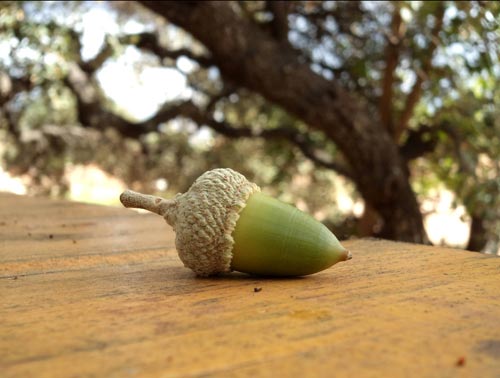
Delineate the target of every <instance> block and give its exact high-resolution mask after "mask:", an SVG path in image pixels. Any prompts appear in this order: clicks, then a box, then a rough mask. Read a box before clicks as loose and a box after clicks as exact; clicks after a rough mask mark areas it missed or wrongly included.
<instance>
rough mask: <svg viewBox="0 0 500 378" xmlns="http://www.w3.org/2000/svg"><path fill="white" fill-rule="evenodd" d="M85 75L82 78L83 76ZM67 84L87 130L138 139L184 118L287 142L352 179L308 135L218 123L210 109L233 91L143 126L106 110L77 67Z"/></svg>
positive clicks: (227, 132) (169, 108)
mask: <svg viewBox="0 0 500 378" xmlns="http://www.w3.org/2000/svg"><path fill="white" fill-rule="evenodd" d="M82 75H83V76H82ZM66 84H67V85H68V87H69V88H70V89H71V90H72V91H73V93H74V95H75V97H76V99H77V104H78V106H77V107H78V120H79V122H80V123H81V124H82V126H84V127H90V128H94V129H99V130H102V128H103V127H112V128H114V129H115V130H116V131H118V132H119V133H120V134H121V135H122V136H124V137H127V138H134V139H137V138H139V137H140V136H141V135H144V134H146V133H149V132H153V131H157V129H158V125H160V124H162V123H165V122H167V121H169V120H172V119H174V118H177V117H185V118H189V119H191V120H192V121H194V122H195V123H196V124H198V125H199V126H202V125H206V126H208V127H210V128H212V129H213V130H215V131H216V132H218V133H219V134H222V135H224V136H226V137H229V138H234V139H238V138H264V139H274V140H285V141H288V142H289V143H292V144H293V145H295V146H297V147H298V148H299V149H300V151H301V152H302V153H303V154H304V156H306V157H307V158H308V159H310V160H311V161H313V162H314V163H316V164H317V165H318V166H321V167H324V168H327V169H331V170H334V171H336V172H337V173H338V174H340V175H343V176H345V177H347V178H350V179H352V175H351V173H350V171H349V169H348V168H347V167H345V166H343V165H342V164H340V163H337V162H332V161H328V160H324V159H322V158H321V157H320V156H318V154H317V152H316V151H315V148H314V146H313V144H312V142H311V140H310V138H309V137H308V136H307V135H306V134H301V133H299V132H298V131H297V130H295V129H293V128H289V127H279V128H274V129H264V130H253V129H252V128H251V127H234V126H232V125H230V124H229V123H227V122H224V121H217V120H215V119H214V118H213V116H212V115H211V111H210V110H211V108H213V106H214V105H215V103H216V102H217V101H218V100H220V98H222V97H224V96H223V94H226V95H227V94H228V93H231V92H232V90H231V88H227V90H226V91H223V93H222V94H221V96H216V97H214V99H212V100H211V101H210V102H209V104H208V106H207V110H208V111H207V110H202V109H201V108H199V107H198V106H196V105H195V104H194V103H193V102H192V101H189V100H188V101H184V102H178V103H176V104H168V105H166V106H165V107H164V108H163V109H161V110H160V111H159V112H158V113H156V115H154V116H153V117H152V118H150V119H148V120H146V121H144V122H136V123H134V122H130V121H127V120H125V119H124V118H122V117H120V116H118V115H116V114H114V113H112V112H110V111H108V110H106V109H103V108H102V106H101V104H100V101H99V99H98V96H97V94H96V92H95V90H92V88H91V84H90V81H89V78H88V77H87V76H86V75H85V73H83V72H82V71H78V68H77V67H73V69H72V70H70V75H69V76H68V78H67V80H66Z"/></svg>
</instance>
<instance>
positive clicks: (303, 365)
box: [0, 194, 500, 378]
mask: <svg viewBox="0 0 500 378" xmlns="http://www.w3.org/2000/svg"><path fill="white" fill-rule="evenodd" d="M173 240H174V235H173V233H172V231H171V229H170V228H169V227H168V225H166V224H165V222H164V221H163V219H161V218H160V217H158V216H155V215H143V214H137V213H135V212H133V211H131V210H125V209H121V208H111V207H102V206H91V205H86V204H79V203H70V202H64V201H51V200H46V199H38V198H37V199H35V198H28V197H20V196H13V195H7V194H0V299H1V303H0V375H1V376H2V377H51V378H52V377H55V378H57V377H128V376H132V377H200V376H203V377H220V376H235V377H253V376H259V377H271V376H273V377H275V376H283V377H290V376H314V377H331V376H336V377H381V376H384V377H401V376H406V377H412V376H413V377H498V376H499V375H500V323H499V322H500V259H499V258H497V257H492V256H485V255H480V254H478V253H472V252H465V251H458V250H452V249H445V248H437V247H425V246H420V245H411V244H403V243H394V242H388V241H377V240H353V241H348V242H345V245H346V246H347V247H348V248H349V249H350V250H351V251H352V252H353V256H354V258H353V259H352V260H351V261H348V262H345V263H342V264H338V265H336V266H334V267H332V268H331V269H328V270H326V271H324V272H321V273H318V274H316V275H312V276H309V277H305V278H296V279H261V278H258V277H250V276H246V275H242V274H231V275H227V276H223V277H218V278H211V279H200V278H196V277H195V276H194V275H193V274H192V273H191V271H189V270H187V269H186V268H184V267H183V266H182V263H181V262H180V260H179V259H178V257H177V255H176V252H175V247H174V241H173ZM254 288H262V290H261V291H257V292H256V291H255V290H254Z"/></svg>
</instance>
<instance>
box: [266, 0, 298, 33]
mask: <svg viewBox="0 0 500 378" xmlns="http://www.w3.org/2000/svg"><path fill="white" fill-rule="evenodd" d="M292 5H293V3H292V2H290V1H269V0H268V1H266V7H267V9H268V10H269V11H270V12H271V13H272V14H273V20H272V22H271V31H272V34H273V37H274V38H276V39H277V40H278V41H279V42H282V43H288V12H289V9H290V7H291V6H292Z"/></svg>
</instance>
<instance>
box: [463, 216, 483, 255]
mask: <svg viewBox="0 0 500 378" xmlns="http://www.w3.org/2000/svg"><path fill="white" fill-rule="evenodd" d="M487 242H488V238H487V237H486V229H485V228H484V224H483V218H482V217H480V216H477V215H472V222H471V225H470V236H469V242H468V243H467V247H466V248H465V249H467V250H468V251H475V252H481V251H482V250H483V248H484V247H485V246H486V243H487Z"/></svg>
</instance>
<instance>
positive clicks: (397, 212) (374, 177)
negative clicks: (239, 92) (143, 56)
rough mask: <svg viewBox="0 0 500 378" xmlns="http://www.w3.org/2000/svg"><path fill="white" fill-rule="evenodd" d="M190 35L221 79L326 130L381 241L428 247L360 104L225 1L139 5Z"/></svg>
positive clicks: (381, 135) (379, 135)
mask: <svg viewBox="0 0 500 378" xmlns="http://www.w3.org/2000/svg"><path fill="white" fill-rule="evenodd" d="M142 3H143V4H144V5H145V6H147V7H148V8H150V9H151V10H153V11H154V12H156V13H158V14H160V15H162V16H165V17H166V18H168V19H169V20H170V21H171V22H173V23H174V24H177V25H178V26H180V27H182V28H183V29H185V30H186V31H187V32H189V33H191V34H192V35H193V36H194V37H195V38H197V39H198V40H199V41H200V42H202V43H203V44H204V45H205V46H206V47H207V49H208V50H209V51H210V53H211V55H212V59H213V60H214V61H215V63H216V65H217V67H218V68H219V69H220V71H221V73H222V75H223V76H224V77H225V78H227V79H230V80H231V81H232V82H234V83H236V84H239V85H241V86H243V87H246V88H249V89H251V90H253V91H255V92H257V93H259V94H261V95H262V96H264V97H265V98H267V99H268V100H270V101H272V102H274V103H275V104H277V105H280V106H281V107H283V108H284V109H285V110H287V111H288V112H290V113H291V114H293V115H295V116H296V117H298V118H299V119H301V120H303V121H304V122H305V123H307V124H308V125H309V126H310V127H311V128H315V129H317V130H321V131H323V132H324V133H325V135H326V136H327V137H328V138H330V139H331V140H332V141H333V142H334V143H335V144H336V145H337V146H338V148H339V149H340V150H341V152H342V153H343V155H344V156H345V158H346V160H347V161H348V162H349V164H350V166H351V169H352V174H353V179H354V181H355V184H356V187H357V189H358V190H359V192H360V193H361V195H362V196H363V198H364V199H365V201H366V202H367V203H368V204H369V206H372V207H373V208H374V209H375V210H376V211H377V212H378V213H379V214H380V216H381V217H382V219H383V227H382V232H381V236H383V237H386V238H390V239H398V240H404V241H410V242H418V243H423V242H427V241H428V239H427V236H426V234H425V230H424V227H423V222H422V215H421V213H420V209H419V206H418V203H417V200H416V197H415V194H414V193H413V191H412V189H411V186H410V183H409V177H408V175H407V174H406V167H405V163H404V161H403V159H401V157H400V155H399V150H398V146H397V144H396V143H395V142H394V141H393V139H392V138H391V136H390V135H389V133H388V132H387V130H386V129H385V128H384V127H383V126H382V124H381V122H380V121H379V120H378V119H377V116H376V115H374V114H375V113H373V114H372V112H371V111H370V110H369V108H367V107H366V106H365V105H364V104H363V101H362V99H360V98H357V97H355V96H354V95H352V94H351V93H349V92H348V91H346V90H345V89H344V88H342V87H341V86H340V85H338V83H336V82H335V81H330V80H326V79H325V78H323V77H322V76H319V75H317V74H316V73H314V72H313V71H312V70H311V69H310V67H309V65H308V64H306V63H302V62H300V61H299V59H298V57H297V55H296V53H295V52H294V51H293V50H292V48H290V47H288V46H287V45H284V44H282V43H279V41H277V40H276V39H274V38H273V37H272V36H271V35H269V34H266V33H265V32H264V31H263V30H262V29H261V28H259V27H258V26H257V25H256V24H254V23H253V22H252V21H251V20H248V19H246V18H244V17H243V16H241V15H239V14H237V13H236V12H235V11H234V8H233V7H232V6H231V4H230V3H226V2H216V1H214V2H211V1H200V2H197V1H195V2H183V1H173V2H157V1H142Z"/></svg>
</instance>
